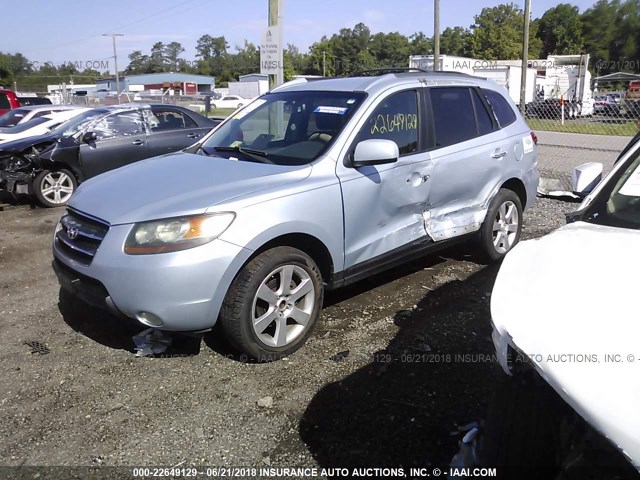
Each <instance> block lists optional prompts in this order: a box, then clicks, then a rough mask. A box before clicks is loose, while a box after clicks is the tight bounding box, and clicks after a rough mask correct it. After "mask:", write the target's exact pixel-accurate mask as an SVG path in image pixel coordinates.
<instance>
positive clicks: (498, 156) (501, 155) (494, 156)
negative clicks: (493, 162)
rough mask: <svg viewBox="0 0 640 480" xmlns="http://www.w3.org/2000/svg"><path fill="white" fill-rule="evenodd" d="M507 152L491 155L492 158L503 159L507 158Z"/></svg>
mask: <svg viewBox="0 0 640 480" xmlns="http://www.w3.org/2000/svg"><path fill="white" fill-rule="evenodd" d="M506 155H507V152H505V151H504V150H503V151H501V152H495V153H492V154H491V158H502V157H506Z"/></svg>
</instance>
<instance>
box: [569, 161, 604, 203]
mask: <svg viewBox="0 0 640 480" xmlns="http://www.w3.org/2000/svg"><path fill="white" fill-rule="evenodd" d="M600 180H602V164H601V163H598V162H589V163H585V164H582V165H579V166H577V167H576V168H574V169H573V173H572V174H571V189H572V190H573V193H575V194H576V195H578V196H580V197H586V196H587V195H588V194H589V193H591V191H592V190H593V189H594V188H595V187H596V185H598V183H599V182H600Z"/></svg>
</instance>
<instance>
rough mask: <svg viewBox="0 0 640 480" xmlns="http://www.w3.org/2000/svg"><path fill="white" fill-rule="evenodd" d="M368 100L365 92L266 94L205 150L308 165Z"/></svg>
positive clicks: (235, 117) (253, 159)
mask: <svg viewBox="0 0 640 480" xmlns="http://www.w3.org/2000/svg"><path fill="white" fill-rule="evenodd" d="M364 98H365V94H364V93H362V92H321V91H303V92H280V93H271V94H267V95H264V96H262V97H260V98H259V99H257V100H255V101H254V102H253V103H252V104H250V105H249V106H247V107H246V108H244V109H243V110H241V111H239V112H237V113H236V114H234V115H233V116H232V117H231V119H230V120H229V121H228V122H227V123H225V124H224V125H222V126H221V127H219V128H218V129H217V130H216V131H215V132H214V133H213V134H212V135H211V137H209V138H208V139H207V140H206V141H205V143H204V144H203V145H202V147H201V151H202V152H204V153H205V154H207V155H216V156H221V157H225V158H232V159H234V160H243V161H250V162H260V161H263V162H264V163H273V164H276V165H304V164H307V163H309V162H311V161H313V160H315V159H316V158H318V157H319V156H320V155H321V154H322V153H324V152H325V151H326V149H327V148H328V147H329V146H330V145H331V144H332V143H333V142H334V141H335V139H336V138H337V137H338V135H339V134H340V132H341V131H342V129H343V128H344V126H345V125H346V124H347V122H348V121H349V119H350V118H351V117H352V115H353V113H354V112H355V111H356V110H357V109H358V107H359V106H360V104H361V103H362V100H363V99H364Z"/></svg>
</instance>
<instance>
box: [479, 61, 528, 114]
mask: <svg viewBox="0 0 640 480" xmlns="http://www.w3.org/2000/svg"><path fill="white" fill-rule="evenodd" d="M474 75H477V76H479V77H485V78H489V79H491V80H493V81H494V82H496V83H497V84H498V85H502V86H503V87H505V88H506V89H507V91H508V92H509V96H510V97H511V99H512V100H513V101H514V102H515V104H516V105H520V86H521V85H522V67H520V66H515V65H502V66H497V67H495V68H479V69H476V70H475V72H474ZM536 75H537V72H536V70H535V69H533V68H527V80H526V89H525V104H527V103H529V102H533V100H534V99H535V97H536Z"/></svg>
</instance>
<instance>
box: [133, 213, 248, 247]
mask: <svg viewBox="0 0 640 480" xmlns="http://www.w3.org/2000/svg"><path fill="white" fill-rule="evenodd" d="M234 218H236V215H235V213H233V212H223V213H214V214H211V215H198V216H195V217H180V218H167V219H164V220H155V221H152V222H143V223H136V224H135V225H134V227H133V229H132V230H131V233H129V236H128V237H127V241H126V242H125V244H124V253H127V254H129V255H148V254H152V253H165V252H177V251H179V250H186V249H188V248H193V247H197V246H199V245H204V244H205V243H208V242H210V241H211V240H214V239H215V238H217V237H219V236H220V235H222V234H223V233H224V231H225V230H226V229H227V228H229V225H231V223H232V222H233V220H234Z"/></svg>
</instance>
